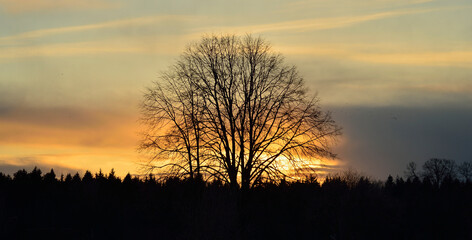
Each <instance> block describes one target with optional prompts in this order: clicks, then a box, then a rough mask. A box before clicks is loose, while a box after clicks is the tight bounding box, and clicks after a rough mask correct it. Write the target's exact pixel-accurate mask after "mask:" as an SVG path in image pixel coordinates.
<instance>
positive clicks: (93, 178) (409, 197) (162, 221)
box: [0, 159, 472, 239]
mask: <svg viewBox="0 0 472 240" xmlns="http://www.w3.org/2000/svg"><path fill="white" fill-rule="evenodd" d="M447 161H450V160H447ZM447 161H444V159H443V160H440V161H437V160H430V161H428V162H434V163H438V165H437V166H441V164H444V163H446V165H447V164H448V163H447ZM428 162H427V163H428ZM425 164H426V163H425ZM412 166H413V164H409V165H408V167H407V171H406V174H405V177H399V176H398V177H391V176H389V177H388V178H387V179H386V180H385V181H376V180H372V179H371V178H368V177H365V176H362V175H360V174H358V173H355V172H353V171H347V172H344V173H342V174H337V175H332V176H329V177H327V178H325V179H323V181H319V179H317V178H316V177H310V178H307V179H304V180H301V181H298V182H288V181H284V180H281V181H279V182H277V183H264V184H261V185H259V186H257V187H255V188H252V189H250V190H249V191H247V192H241V191H234V190H232V189H231V188H230V187H229V186H227V185H225V184H223V183H222V182H218V181H213V182H205V181H203V180H201V179H199V178H195V179H192V180H190V179H178V178H167V179H157V178H156V177H154V176H153V175H149V176H146V177H141V178H138V177H132V176H130V175H127V176H126V177H125V178H123V179H120V178H119V177H117V176H116V175H115V173H114V172H113V171H112V172H110V173H109V174H104V173H102V172H98V173H95V174H92V173H90V172H88V171H87V172H86V173H85V174H84V175H83V176H81V175H79V174H75V175H66V176H56V174H55V173H54V171H53V170H51V171H50V172H47V173H46V174H43V173H42V172H41V170H39V169H37V168H35V169H33V170H32V171H31V172H27V171H26V170H20V171H18V172H16V173H15V174H13V177H10V176H7V175H4V174H0V236H2V238H3V237H5V239H33V238H40V239H42V238H64V239H111V238H116V239H472V183H471V181H470V179H466V178H463V177H462V175H460V174H458V170H457V169H458V168H453V170H454V171H453V172H452V173H453V174H442V175H441V176H444V177H441V178H434V177H433V176H431V175H429V174H430V173H432V172H434V171H432V172H429V170H430V169H429V168H428V167H424V166H423V168H422V169H423V170H422V171H417V170H416V165H414V167H412ZM431 169H434V168H431ZM446 172H447V171H446ZM413 173H414V175H413ZM449 173H451V172H449ZM435 179H441V180H440V181H436V180H435ZM321 182H322V183H321Z"/></svg>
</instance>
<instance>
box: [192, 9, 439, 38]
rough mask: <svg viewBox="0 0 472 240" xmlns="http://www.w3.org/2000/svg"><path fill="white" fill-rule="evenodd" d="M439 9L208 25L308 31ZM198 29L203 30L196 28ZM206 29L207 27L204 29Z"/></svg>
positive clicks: (242, 29) (235, 30)
mask: <svg viewBox="0 0 472 240" xmlns="http://www.w3.org/2000/svg"><path fill="white" fill-rule="evenodd" d="M437 10H439V9H413V10H398V11H388V12H380V13H374V14H367V15H358V16H343V17H329V18H313V19H304V20H296V21H285V22H279V23H270V24H260V25H247V26H237V27H226V26H222V27H217V28H215V27H210V28H209V30H210V31H212V30H213V31H215V30H220V31H225V32H233V33H246V32H251V33H266V32H308V31H317V30H326V29H334V28H343V27H349V26H352V25H354V24H359V23H363V22H369V21H374V20H378V19H383V18H389V17H395V16H402V15H411V14H419V13H426V12H431V11H437ZM198 30H199V31H203V30H205V28H203V29H198ZM206 31H208V29H206Z"/></svg>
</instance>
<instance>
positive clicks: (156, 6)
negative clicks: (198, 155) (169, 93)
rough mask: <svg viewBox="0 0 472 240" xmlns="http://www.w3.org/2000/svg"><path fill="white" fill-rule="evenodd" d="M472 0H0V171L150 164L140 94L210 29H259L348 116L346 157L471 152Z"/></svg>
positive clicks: (376, 166)
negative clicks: (143, 150) (143, 146)
mask: <svg viewBox="0 0 472 240" xmlns="http://www.w3.org/2000/svg"><path fill="white" fill-rule="evenodd" d="M471 11H472V2H471V1H470V0H356V1H352V0H312V1H282V0H242V1H224V0H203V1H183V0H174V1H163V0H157V1H156V0H135V1H130V0H127V1H124V0H113V1H111V0H22V1H18V0H0V171H1V172H4V173H9V174H12V173H13V172H15V171H16V170H18V169H20V168H26V169H31V168H32V167H33V166H38V167H40V168H41V169H43V171H48V169H50V168H54V169H55V170H56V173H59V174H60V173H64V174H65V173H68V172H73V173H74V172H76V171H79V172H81V173H83V172H84V170H85V169H89V170H91V171H92V172H95V171H98V170H99V169H102V171H104V172H109V171H110V170H111V168H114V169H115V171H116V173H117V174H119V175H121V176H123V175H124V174H126V173H128V172H130V173H140V170H141V165H140V164H141V163H142V162H143V161H144V160H145V156H143V155H141V154H139V153H138V152H137V150H136V149H137V146H138V143H139V139H140V135H139V132H140V131H141V130H142V126H141V125H140V123H139V117H140V113H139V103H140V101H141V100H142V96H143V93H144V91H145V89H146V87H148V86H150V85H151V83H152V82H153V81H156V80H158V79H159V74H160V73H162V72H163V71H165V70H167V69H168V67H169V66H170V65H172V64H173V63H174V62H175V61H176V60H177V59H178V57H179V55H180V54H181V53H182V52H183V50H184V49H185V47H186V46H187V45H188V44H189V43H192V42H195V41H198V40H199V39H201V37H202V36H203V35H205V34H237V35H243V34H247V33H250V34H253V35H257V36H261V37H263V38H264V39H266V40H267V41H268V42H269V43H270V44H271V45H272V49H273V50H274V51H276V52H279V53H281V54H282V55H283V56H284V57H285V61H286V63H287V64H293V65H295V66H297V67H298V70H299V72H300V74H301V75H302V76H303V77H304V79H305V81H306V85H307V87H308V89H309V91H310V92H312V93H317V94H318V96H319V97H320V99H321V104H322V107H323V109H326V110H329V111H331V112H332V114H333V117H334V119H335V120H336V121H337V122H338V124H339V125H340V126H341V127H342V128H343V135H342V137H340V139H339V141H338V143H337V144H336V146H335V147H334V151H335V152H336V153H337V154H338V159H337V160H336V161H334V162H330V163H327V164H328V165H329V164H336V165H337V168H342V169H344V168H352V169H355V170H358V171H360V172H362V173H363V174H366V175H368V176H372V177H375V178H379V179H384V178H386V177H387V176H388V174H392V175H394V176H395V175H399V176H402V175H403V171H404V169H405V167H406V165H407V163H408V162H410V161H415V162H416V163H417V164H418V165H419V166H421V165H422V163H424V162H425V161H426V160H428V159H430V158H448V159H453V160H455V161H456V162H459V163H460V162H463V161H472V124H471V123H472V104H471V103H472V14H470V12H471Z"/></svg>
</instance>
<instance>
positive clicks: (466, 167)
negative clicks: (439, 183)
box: [458, 162, 472, 182]
mask: <svg viewBox="0 0 472 240" xmlns="http://www.w3.org/2000/svg"><path fill="white" fill-rule="evenodd" d="M458 172H459V174H460V175H461V176H462V178H463V179H464V181H465V182H470V181H471V180H472V162H463V163H462V164H461V165H459V167H458Z"/></svg>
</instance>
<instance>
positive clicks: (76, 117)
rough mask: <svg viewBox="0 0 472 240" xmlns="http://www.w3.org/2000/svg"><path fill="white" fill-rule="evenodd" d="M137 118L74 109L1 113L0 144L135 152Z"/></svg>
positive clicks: (45, 109)
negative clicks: (131, 150) (78, 147)
mask: <svg viewBox="0 0 472 240" xmlns="http://www.w3.org/2000/svg"><path fill="white" fill-rule="evenodd" d="M137 127H138V126H137V116H136V117H134V116H127V115H124V114H122V113H114V112H102V111H98V110H84V109H73V108H21V107H20V108H14V109H7V110H3V111H2V112H0V143H1V144H20V145H25V144H28V145H43V146H45V145H57V146H84V147H102V148H121V147H131V148H135V147H136V145H137V142H138V135H137Z"/></svg>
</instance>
